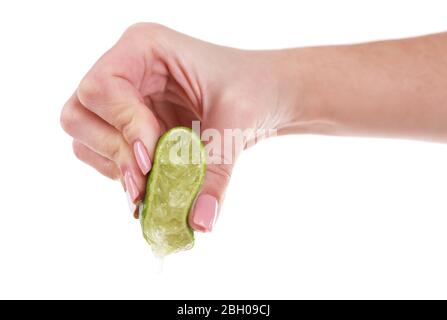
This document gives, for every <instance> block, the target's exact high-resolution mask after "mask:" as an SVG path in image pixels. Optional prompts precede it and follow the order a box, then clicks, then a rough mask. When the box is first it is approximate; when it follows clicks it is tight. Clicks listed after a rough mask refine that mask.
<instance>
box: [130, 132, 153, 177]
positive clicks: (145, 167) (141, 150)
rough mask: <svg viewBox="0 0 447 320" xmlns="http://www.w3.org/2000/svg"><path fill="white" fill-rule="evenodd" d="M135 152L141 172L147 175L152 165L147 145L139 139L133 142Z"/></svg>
mask: <svg viewBox="0 0 447 320" xmlns="http://www.w3.org/2000/svg"><path fill="white" fill-rule="evenodd" d="M133 152H134V154H135V158H136V159H137V163H138V166H139V167H140V170H141V172H143V174H144V175H146V174H147V173H148V172H149V171H150V170H151V167H152V165H151V159H150V158H149V154H148V153H147V150H146V147H145V146H144V144H143V143H142V142H141V141H139V140H138V141H136V142H135V143H134V144H133Z"/></svg>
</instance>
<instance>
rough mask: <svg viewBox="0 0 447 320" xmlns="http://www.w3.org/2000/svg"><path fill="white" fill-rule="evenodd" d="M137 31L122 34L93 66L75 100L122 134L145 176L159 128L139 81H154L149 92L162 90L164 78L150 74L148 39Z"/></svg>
mask: <svg viewBox="0 0 447 320" xmlns="http://www.w3.org/2000/svg"><path fill="white" fill-rule="evenodd" d="M137 29H138V28H133V29H131V31H128V32H126V33H125V34H124V36H123V37H122V38H121V39H120V41H119V42H118V43H117V44H116V45H115V46H114V47H113V48H112V49H111V50H110V51H109V52H107V53H106V54H105V55H104V56H103V57H102V58H101V59H100V60H99V61H98V62H97V63H96V64H95V65H94V66H93V68H92V69H91V70H90V71H89V72H88V74H87V75H86V76H85V78H84V79H83V80H82V81H81V83H80V85H79V88H78V90H77V97H78V99H79V101H80V102H81V104H82V105H83V106H84V107H85V108H87V109H88V110H90V111H91V112H93V113H94V114H96V115H97V116H99V117H100V118H101V119H103V120H105V121H106V122H107V123H109V124H110V125H111V126H113V127H114V128H115V129H116V130H118V131H119V132H120V133H121V134H122V136H123V137H124V139H125V141H126V142H127V144H128V145H130V146H132V148H133V149H134V153H135V157H136V159H137V160H138V164H139V168H140V171H141V173H142V174H143V175H146V174H147V173H148V172H149V170H150V167H151V159H153V152H154V149H155V145H156V142H157V140H158V138H159V136H160V126H159V123H158V121H157V118H156V117H155V116H154V114H153V113H152V112H151V110H150V109H149V108H148V107H147V106H146V105H145V104H144V99H143V95H142V93H141V92H140V91H139V90H140V88H141V86H142V83H143V80H145V82H151V81H149V80H150V79H151V77H152V78H153V79H155V80H154V81H155V82H157V83H153V84H152V85H151V88H152V90H154V89H153V88H156V89H155V90H163V89H164V82H165V81H166V79H167V77H166V76H164V75H163V74H161V75H160V74H158V73H157V74H155V71H153V68H152V67H153V64H154V62H153V57H152V54H151V50H150V47H149V45H148V43H147V41H148V40H147V39H146V37H142V36H141V30H139V29H138V30H137ZM157 72H158V71H157ZM148 79H149V80H148ZM154 81H152V82H154Z"/></svg>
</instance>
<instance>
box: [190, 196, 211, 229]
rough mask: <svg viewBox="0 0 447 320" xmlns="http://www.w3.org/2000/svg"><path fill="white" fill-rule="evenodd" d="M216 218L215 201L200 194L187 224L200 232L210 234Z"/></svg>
mask: <svg viewBox="0 0 447 320" xmlns="http://www.w3.org/2000/svg"><path fill="white" fill-rule="evenodd" d="M216 218H217V199H216V198H215V197H213V196H211V195H209V194H201V195H199V197H198V198H197V200H196V203H195V205H194V210H193V212H192V215H191V216H190V219H189V220H190V221H189V224H190V225H191V227H192V228H193V229H195V230H197V231H200V232H210V231H211V230H212V229H213V226H214V222H215V221H216Z"/></svg>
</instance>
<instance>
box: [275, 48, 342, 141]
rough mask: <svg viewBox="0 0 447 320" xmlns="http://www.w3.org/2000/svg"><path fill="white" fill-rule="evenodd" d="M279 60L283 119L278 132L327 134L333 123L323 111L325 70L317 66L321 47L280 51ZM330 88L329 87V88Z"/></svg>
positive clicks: (324, 106) (323, 51) (322, 49)
mask: <svg viewBox="0 0 447 320" xmlns="http://www.w3.org/2000/svg"><path fill="white" fill-rule="evenodd" d="M280 54H281V55H282V57H283V58H282V59H280V60H279V64H278V70H279V77H280V88H281V89H280V91H281V104H282V107H283V108H284V110H285V111H284V115H285V117H284V119H283V121H282V123H281V124H280V125H279V126H278V128H277V129H278V133H279V134H280V135H283V134H297V133H330V132H331V131H333V130H334V129H333V128H334V126H335V122H334V121H333V119H332V117H331V116H330V115H331V113H330V112H328V110H326V106H327V104H326V103H325V91H326V90H327V89H328V88H325V85H324V81H325V80H324V77H325V70H324V69H322V68H319V67H318V61H319V58H318V57H319V56H322V55H325V54H326V53H325V48H324V47H315V48H297V49H285V50H281V53H280ZM329 89H330V88H329Z"/></svg>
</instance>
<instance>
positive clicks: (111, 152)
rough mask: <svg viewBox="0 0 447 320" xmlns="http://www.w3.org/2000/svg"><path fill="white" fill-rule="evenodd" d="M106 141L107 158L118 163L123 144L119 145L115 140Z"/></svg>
mask: <svg viewBox="0 0 447 320" xmlns="http://www.w3.org/2000/svg"><path fill="white" fill-rule="evenodd" d="M104 141H106V145H105V153H106V157H107V158H109V159H110V160H112V161H115V162H118V161H119V159H120V156H121V153H122V152H121V151H122V147H121V143H118V142H117V141H116V140H114V139H105V140H104Z"/></svg>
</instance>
